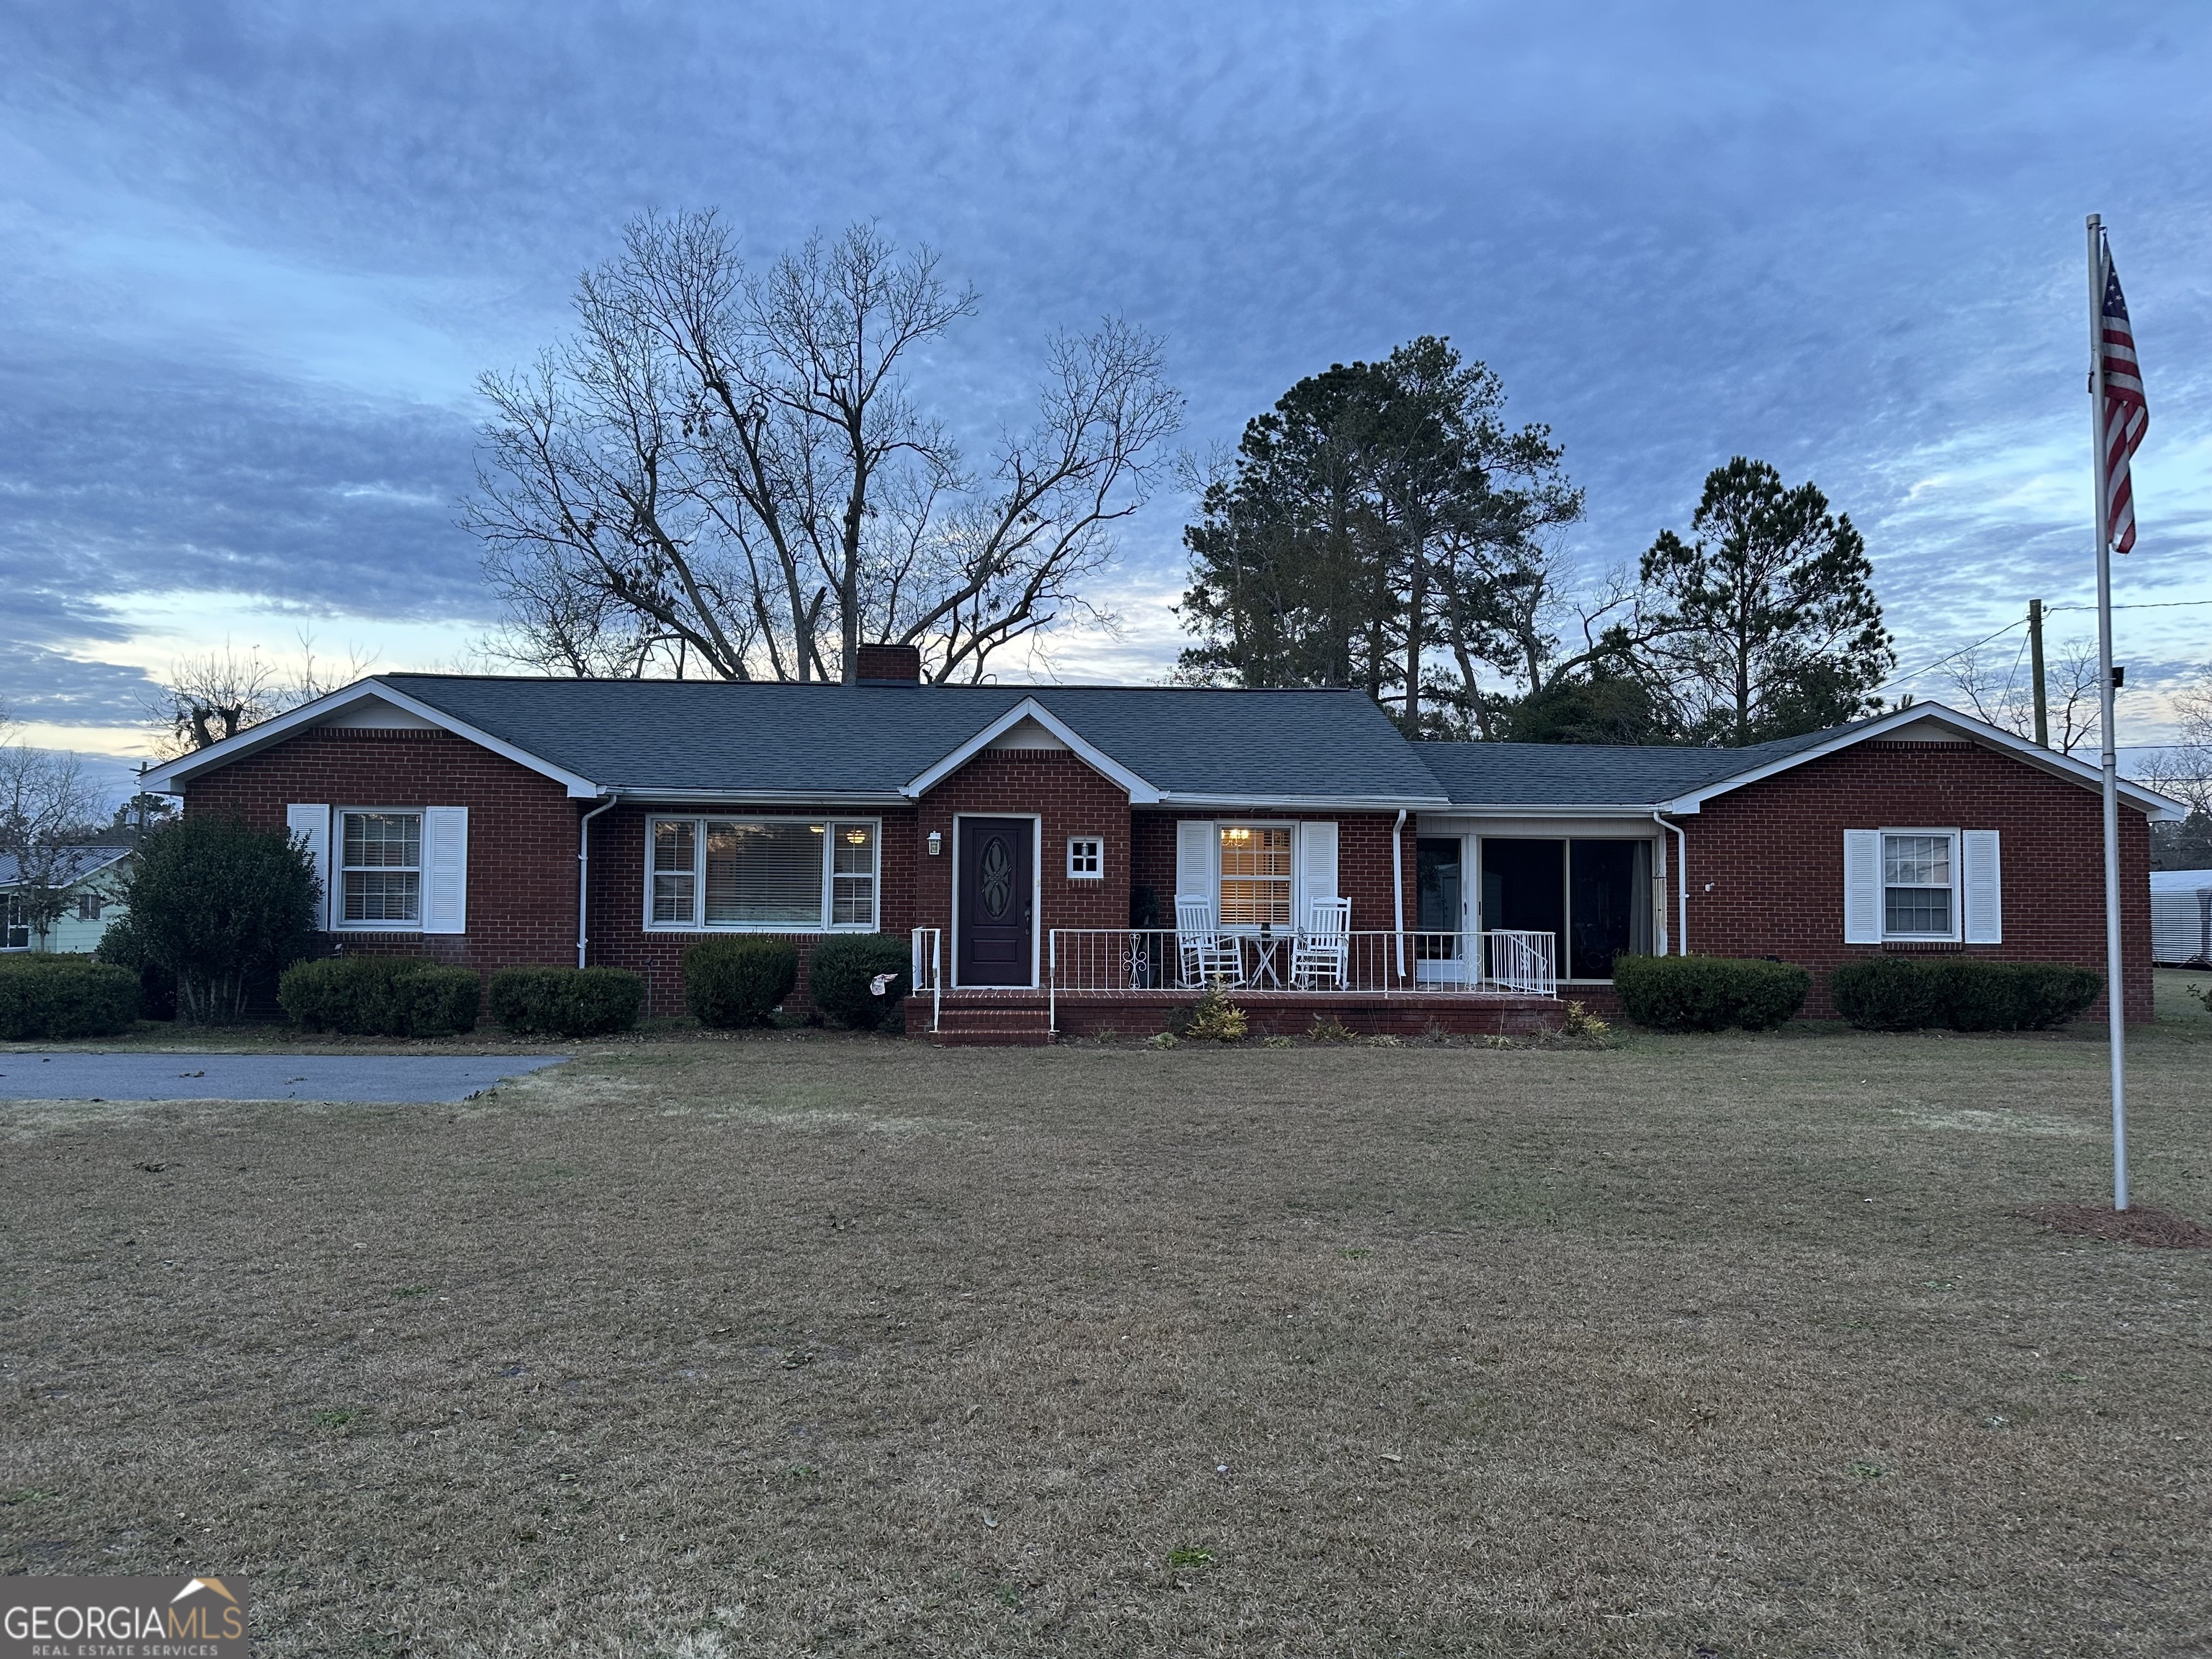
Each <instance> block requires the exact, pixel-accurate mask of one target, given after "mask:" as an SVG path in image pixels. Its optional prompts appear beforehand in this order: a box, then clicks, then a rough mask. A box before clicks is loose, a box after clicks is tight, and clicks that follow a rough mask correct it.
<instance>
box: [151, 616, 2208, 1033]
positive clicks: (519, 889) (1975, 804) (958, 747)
mask: <svg viewBox="0 0 2212 1659" xmlns="http://www.w3.org/2000/svg"><path fill="white" fill-rule="evenodd" d="M860 671H861V677H862V678H861V682H860V684H857V685H853V686H842V685H826V686H825V685H787V684H757V683H749V684H728V683H724V682H701V681H671V680H622V681H611V680H597V681H593V680H548V679H520V678H489V677H470V676H442V675H416V674H387V675H380V676H378V677H376V678H371V679H368V680H364V681H362V682H361V683H360V684H356V685H354V686H350V687H348V688H347V689H345V690H342V691H338V692H335V693H332V694H331V695H330V696H325V697H323V698H320V699H319V700H317V701H316V702H312V703H309V704H307V705H306V706H304V707H302V708H298V709H295V710H293V711H292V712H291V713H289V714H286V715H283V716H282V717H280V718H278V719H276V720H270V721H269V722H267V723H266V724H264V725H262V726H256V727H254V728H252V730H250V731H247V732H242V733H240V735H239V736H238V737H236V738H231V739H229V740H228V741H227V742H224V743H222V744H216V746H215V747H213V748H210V749H206V750H200V751H199V752H197V753H195V754H192V755H189V756H186V757H182V758H180V759H178V760H175V761H173V762H170V763H167V764H166V765H164V766H161V767H159V768H156V769H154V770H153V771H152V772H150V773H149V775H148V782H147V787H149V788H151V789H155V790H161V791H165V792H167V793H175V794H180V795H182V796H183V798H184V806H185V811H186V812H188V813H197V812H207V811H217V812H225V813H232V814H236V815H238V816H240V817H244V818H246V820H247V821H249V822H252V823H258V824H264V825H267V826H270V827H280V826H289V828H291V829H293V830H295V832H296V833H298V834H300V835H301V836H304V837H305V838H306V840H307V843H308V845H309V846H310V847H311V848H313V854H314V857H315V859H316V861H317V864H318V866H319V869H320V870H321V871H322V872H323V873H324V879H325V886H326V890H327V892H328V894H329V916H328V921H329V925H330V927H331V930H332V931H333V932H334V933H337V935H338V936H339V938H340V939H341V941H342V944H343V948H347V949H354V950H374V951H410V952H420V953H422V954H425V955H429V956H434V957H439V958H441V959H444V960H450V961H453V962H457V963H465V964H466V965H468V966H471V967H474V968H477V969H495V968H499V967H501V966H504V965H507V964H508V963H558V962H570V963H578V962H581V963H595V964H597V963H605V964H611V965H614V966H619V967H626V968H632V969H637V970H638V971H640V972H641V973H643V974H645V975H647V981H648V983H649V985H650V987H651V989H650V997H651V1003H650V1006H651V1007H652V1008H653V1010H654V1011H656V1012H676V1011H677V1010H678V1009H679V1008H680V1007H681V990H680V987H679V985H678V966H677V964H678V957H679V956H680V954H681V952H682V951H683V949H684V946H685V945H688V944H690V942H691V941H693V940H695V939H701V938H705V937H712V936H715V935H718V934H723V933H777V934H784V935H787V936H789V937H791V938H793V939H796V940H797V941H798V942H799V946H800V950H801V951H802V954H803V955H804V954H805V952H808V951H811V948H812V945H813V943H814V941H816V940H818V939H821V938H823V937H824V936H826V935H829V934H834V933H876V932H883V933H894V934H897V935H900V936H902V937H905V938H908V939H911V940H912V941H913V945H914V962H915V972H914V974H913V975H912V978H913V980H914V981H915V990H916V991H917V993H918V994H922V996H923V1000H921V1001H918V1002H916V1003H915V1004H913V1005H910V1006H909V1011H908V1013H909V1029H914V1028H915V1027H916V1026H926V1025H933V1024H941V1025H942V1027H943V1029H944V1030H945V1032H946V1033H947V1034H959V1035H964V1036H969V1037H971V1038H974V1039H975V1040H1006V1041H1019V1040H1027V1039H1037V1038H1042V1036H1044V1035H1045V1034H1046V1032H1047V1030H1048V1029H1056V1030H1061V1031H1071V1030H1099V1029H1103V1028H1106V1027H1113V1028H1115V1029H1119V1030H1125V1031H1132V1032H1133V1031H1139V1030H1157V1029H1158V1028H1159V1025H1160V1024H1161V1023H1162V1022H1163V1021H1164V1018H1166V1015H1167V1012H1168V1010H1169V1009H1170V1007H1171V1006H1175V1005H1177V1004H1185V1003H1188V1001H1189V1000H1190V998H1191V990H1190V988H1189V987H1191V986H1192V985H1193V984H1194V983H1197V982H1200V981H1202V980H1204V979H1206V978H1210V977H1215V976H1219V977H1224V978H1225V979H1227V980H1228V981H1230V982H1231V983H1232V984H1234V985H1237V987H1238V996H1239V1000H1240V1001H1242V1002H1243V1003H1244V1005H1245V1006H1246V1007H1247V1008H1248V1010H1249V1011H1250V1012H1252V1014H1253V1016H1254V1018H1255V1023H1257V1024H1260V1025H1261V1028H1262V1029H1275V1030H1303V1029H1304V1028H1305V1026H1306V1025H1307V1024H1309V1023H1310V1021H1311V1020H1312V1019H1313V1018H1315V1017H1316V1015H1322V1016H1326V1017H1331V1018H1340V1019H1342V1020H1343V1021H1344V1022H1345V1023H1346V1024H1348V1025H1352V1026H1354V1027H1355V1028H1365V1029H1370V1030H1405V1031H1419V1030H1424V1029H1427V1028H1429V1027H1430V1026H1431V1025H1434V1026H1439V1027H1442V1028H1444V1029H1454V1030H1501V1029H1513V1028H1515V1027H1516V1026H1526V1025H1528V1024H1534V1023H1546V1022H1554V1021H1556V1019H1557V1018H1558V1017H1559V1009H1560V1007H1561V1006H1562V1000H1563V999H1565V998H1567V997H1573V998H1578V999H1581V1000H1584V1001H1586V1002H1587V1003H1589V1005H1590V1006H1592V1007H1593V1008H1596V1009H1605V1008H1609V1007H1612V1006H1615V1005H1614V1004H1613V998H1612V987H1611V983H1610V980H1611V974H1612V963H1613V957H1615V956H1616V955H1618V954H1620V953H1621V952H1624V951H1682V950H1684V949H1690V950H1695V951H1710V952H1715V953H1726V954H1735V955H1747V956H1775V957H1783V958H1784V959H1787V960H1790V961H1793V962H1799V963H1804V964H1806V965H1808V966H1809V967H1812V968H1814V969H1824V968H1826V967H1829V966H1832V965H1833V964H1835V963H1840V962H1844V961H1848V960H1851V959H1854V958H1857V957H1866V956H1871V955H1876V954H1881V953H1885V952H1906V953H1916V954H1917V953H1923V952H1936V953H1943V952H1957V953H1964V954H1970V955H1975V956H1986V957H2000V958H2010V959H2023V960H2038V961H2060V962H2074V963H2087V964H2089V965H2092V966H2097V965H2100V964H2101V963H2102V960H2103V955H2104V942H2103V941H2104V935H2103V920H2102V916H2103V912H2102V905H2101V902H2100V899H2099V897H2098V893H2099V891H2100V887H2099V878H2098V871H2099V869H2100V852H2099V833H2098V824H2099V805H2098V799H2097V793H2096V789H2097V782H2098V779H2097V774H2096V772H2095V770H2094V769H2092V768H2090V767H2087V766H2086V765H2084V764H2082V763H2080V762H2078V761H2075V760H2071V759H2069V758H2067V757H2063V756H2060V755H2057V754H2053V753H2051V752H2050V751H2048V750H2040V749H2037V748H2035V747H2034V746H2033V744H2027V743H2024V742H2022V741H2021V740H2020V739H2019V738H2015V737H2013V736H2012V735H2011V734H2009V733H2008V732H2001V731H1998V730H1996V729H1995V728H1993V727H1990V726H1985V725H1983V724H1982V723H1980V722H1978V721H1977V720H1972V719H1969V718H1968V717H1966V716H1965V715H1961V714H1956V713H1954V712H1953V711H1951V710H1949V709H1946V708H1941V707H1938V706H1935V705H1929V704H1922V705H1919V706H1918V707H1916V708H1911V709H1909V710H1906V711H1904V712H1902V713H1899V714H1890V715H1885V716H1882V717H1881V718H1879V719H1875V720H1863V721H1860V722H1858V723H1857V724H1855V725H1852V726H1843V727H1838V728H1837V729H1835V730H1833V731H1829V732H1818V733H1814V734H1813V735H1811V736H1809V737H1806V738H1796V739H1791V740H1790V741H1788V742H1785V743H1780V744H1765V745H1761V746H1759V747H1757V748H1753V749H1744V750H1717V749H1697V750H1692V749H1623V748H1610V747H1577V746H1566V745H1524V744H1413V743H1407V742H1406V741H1405V740H1404V739H1402V738H1401V737H1400V736H1399V735H1398V733H1397V732H1396V730H1395V728H1394V727H1393V726H1391V724H1390V723H1389V720H1388V719H1387V718H1385V716H1384V715H1383V714H1382V713H1381V711H1380V710H1378V709H1377V708H1376V707H1375V705H1374V704H1373V703H1372V702H1370V701H1369V700H1368V699H1367V698H1366V697H1365V696H1363V695H1361V694H1360V693H1358V692H1356V691H1212V690H1170V689H1165V688H1105V687H1082V686H1073V687H1061V686H924V685H921V684H917V679H918V665H917V662H916V659H915V654H914V653H913V652H912V651H911V649H909V648H907V647H864V648H863V651H862V661H861V668H860ZM2123 803H2124V804H2123V810H2122V812H2121V823H2122V841H2123V861H2124V866H2125V868H2126V869H2127V871H2128V872H2130V883H2131V885H2130V892H2135V893H2140V894H2142V895H2144V896H2148V887H2147V885H2146V884H2145V882H2144V879H2143V877H2144V873H2145V872H2147V870H2148V819H2149V818H2150V817H2166V816H2170V815H2172V814H2174V813H2176V812H2178V811H2179V808H2177V807H2175V806H2174V805H2172V803H2170V802H2167V801H2166V800H2164V799H2161V798H2160V797H2159V796H2156V795H2154V794H2151V793H2148V792H2146V791H2144V790H2142V789H2140V788H2137V787H2134V786H2132V785H2130V786H2126V787H2124V791H2123ZM2127 927H2128V933H2127V939H2128V948H2129V952H2130V961H2132V962H2136V963H2140V964H2142V969H2143V971H2142V973H2140V974H2138V975H2137V976H2136V983H2135V984H2134V985H2133V986H2132V987H2130V1000H2129V1010H2130V1018H2148V1017H2149V1009H2150V1003H2149V984H2148V964H2149V959H2150V957H2149V929H2148V910H2147V908H2146V907H2145V906H2144V905H2143V904H2142V903H2133V904H2131V905H2130V908H2129V914H2128V917H2127ZM899 988H901V989H906V988H908V987H903V986H902V987H899ZM791 1006H793V1008H794V1009H803V1008H804V1007H805V1006H807V1005H806V1003H805V981H804V979H803V978H802V981H801V984H800V988H799V993H798V994H797V995H796V997H795V998H794V1000H793V1003H792V1005H791ZM1827 1009H1828V1005H1827V1003H1826V998H1825V991H1824V989H1823V988H1822V987H1818V986H1816V988H1815V991H1814V1000H1813V1002H1812V1004H1811V1005H1810V1007H1809V1012H1814V1013H1815V1014H1819V1013H1824V1012H1827Z"/></svg>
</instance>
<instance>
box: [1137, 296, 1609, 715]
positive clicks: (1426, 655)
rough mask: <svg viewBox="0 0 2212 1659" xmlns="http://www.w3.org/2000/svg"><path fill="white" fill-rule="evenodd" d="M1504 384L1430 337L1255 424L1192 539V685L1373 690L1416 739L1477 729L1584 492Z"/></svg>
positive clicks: (1187, 614) (1351, 368)
mask: <svg viewBox="0 0 2212 1659" xmlns="http://www.w3.org/2000/svg"><path fill="white" fill-rule="evenodd" d="M1503 409H1504V386H1502V384H1501V383H1500V382H1499V380H1498V377H1497V376H1496V375H1495V374H1492V372H1491V371H1490V370H1489V369H1488V368H1486V367H1484V366H1483V365H1482V364H1480V363H1467V362H1463V361H1462V359H1461V357H1460V356H1459V354H1458V353H1457V352H1456V351H1455V350H1454V349H1452V347H1451V345H1450V344H1449V342H1447V341H1445V340H1443V339H1441V338H1438V337H1434V336H1426V335H1425V336H1423V337H1420V338H1418V339H1416V340H1413V341H1411V342H1409V343H1407V344H1405V345H1402V346H1401V347H1399V348H1398V349H1396V350H1395V351H1393V352H1392V353H1391V354H1390V356H1389V357H1388V358H1387V359H1385V360H1384V361H1383V362H1378V363H1364V362H1361V363H1352V364H1349V365H1346V364H1341V363H1340V364H1336V365H1334V366H1332V367H1331V368H1328V370H1327V371H1325V372H1324V373H1322V374H1316V375H1312V376H1310V377H1308V378H1307V379H1305V380H1301V381H1299V382H1298V383H1297V385H1296V386H1292V387H1291V389H1290V391H1288V392H1285V394H1284V395H1283V397H1282V398H1281V399H1280V400H1279V402H1278V403H1277V404H1276V405H1275V407H1274V408H1273V410H1270V411H1269V412H1268V413H1267V414H1265V415H1262V416H1258V417H1257V418H1255V420H1253V421H1252V422H1250V423H1249V425H1247V427H1246V428H1245V429H1244V436H1243V442H1242V443H1241V444H1240V445H1239V447H1238V449H1237V455H1236V457H1235V459H1234V461H1233V463H1232V464H1231V466H1230V467H1229V468H1227V469H1226V470H1225V471H1224V473H1223V474H1222V475H1221V476H1219V477H1215V478H1213V479H1212V480H1210V481H1209V482H1208V483H1206V486H1205V488H1204V490H1203V493H1202V495H1201V500H1200V520H1199V521H1198V522H1197V523H1195V524H1194V525H1192V526H1189V527H1188V529H1186V530H1185V532H1184V533H1183V539H1184V544H1185V546H1186V547H1187V548H1188V550H1189V552H1190V561H1191V586H1190V588H1189V590H1188V592H1186V593H1185V595H1184V598H1183V604H1182V616H1183V618H1184V620H1185V623H1186V625H1187V626H1188V627H1190V628H1191V629H1192V631H1193V632H1194V633H1195V634H1197V635H1199V639H1200V643H1199V644H1197V645H1195V646H1194V647H1191V648H1190V649H1188V650H1187V651H1185V652H1184V653H1183V655H1182V663H1181V666H1180V674H1181V676H1182V678H1185V679H1187V680H1192V681H1196V682H1198V683H1201V684H1234V685H1247V686H1285V685H1357V686H1360V687H1362V688H1364V690H1366V691H1367V693H1368V694H1369V695H1370V696H1372V697H1374V698H1375V699H1376V702H1379V703H1381V704H1383V706H1384V707H1385V708H1391V710H1392V712H1393V713H1394V714H1395V715H1396V716H1397V718H1398V719H1399V720H1400V722H1401V725H1403V726H1405V727H1406V728H1407V731H1409V732H1430V731H1434V730H1436V729H1437V728H1438V727H1439V726H1443V727H1445V728H1449V727H1451V726H1455V725H1459V724H1463V723H1464V722H1465V720H1466V718H1467V714H1468V710H1469V709H1470V708H1474V707H1476V706H1477V705H1478V704H1479V702H1480V696H1481V694H1480V690H1479V689H1478V687H1477V684H1476V675H1477V673H1478V672H1479V671H1480V669H1481V668H1483V667H1485V666H1487V665H1492V664H1494V663H1495V662H1496V661H1498V659H1500V658H1501V657H1502V656H1514V655H1516V653H1518V652H1519V651H1520V650H1521V648H1522V646H1521V643H1520V639H1519V634H1518V633H1517V632H1516V626H1515V624H1514V622H1513V618H1514V617H1516V616H1517V614H1518V611H1519V609H1520V608H1522V603H1523V602H1522V600H1520V599H1516V597H1515V594H1514V592H1512V591H1510V585H1511V584H1513V583H1515V582H1516V581H1517V582H1520V583H1521V584H1522V587H1524V588H1525V587H1526V586H1527V580H1526V573H1527V570H1528V568H1531V567H1533V566H1535V565H1539V564H1541V562H1542V558H1543V555H1542V550H1541V548H1540V547H1539V546H1538V544H1537V538H1538V537H1539V536H1540V535H1541V532H1543V531H1544V530H1546V529H1547V528H1549V527H1552V526H1558V525H1562V524H1565V523H1569V522H1571V521H1572V520H1575V519H1577V518H1578V517H1579V516H1580V515H1581V512H1582V496H1581V494H1580V492H1579V491H1577V490H1576V489H1573V488H1572V487H1571V485H1569V484H1568V483H1567V482H1566V480H1565V476H1564V474H1563V473H1562V471H1561V470H1560V465H1559V460H1560V456H1559V447H1558V446H1557V445H1556V444H1554V443H1553V441H1552V440H1551V436H1550V434H1549V433H1548V431H1547V430H1546V429H1545V428H1542V427H1540V426H1527V427H1522V428H1519V429H1518V430H1510V429H1508V428H1506V426H1505V425H1504V420H1503V418H1502V415H1503Z"/></svg>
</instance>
